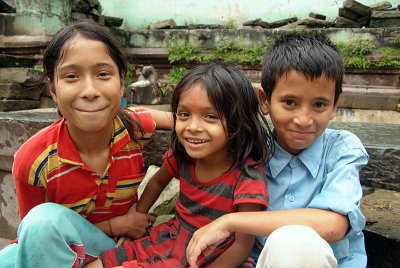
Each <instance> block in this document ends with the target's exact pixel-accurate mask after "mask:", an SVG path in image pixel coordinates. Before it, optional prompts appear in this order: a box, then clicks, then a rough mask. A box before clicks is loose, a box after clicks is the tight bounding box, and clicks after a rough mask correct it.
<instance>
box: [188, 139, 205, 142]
mask: <svg viewBox="0 0 400 268" xmlns="http://www.w3.org/2000/svg"><path fill="white" fill-rule="evenodd" d="M187 140H188V142H191V143H205V142H206V141H205V140H193V139H187Z"/></svg>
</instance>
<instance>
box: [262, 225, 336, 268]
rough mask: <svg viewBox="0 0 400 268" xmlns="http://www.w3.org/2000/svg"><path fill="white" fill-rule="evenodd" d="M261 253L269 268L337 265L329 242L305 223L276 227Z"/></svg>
mask: <svg viewBox="0 0 400 268" xmlns="http://www.w3.org/2000/svg"><path fill="white" fill-rule="evenodd" d="M261 254H262V255H264V262H265V264H266V265H264V267H268V268H270V267H336V259H335V257H334V254H333V251H332V248H331V247H330V245H329V244H328V242H326V241H325V240H324V239H322V237H321V236H320V235H319V234H318V233H317V232H316V231H314V230H313V229H312V228H310V227H308V226H303V225H288V226H283V227H280V228H278V229H276V230H275V231H274V232H272V233H271V235H270V236H269V237H268V239H267V242H266V244H265V247H264V249H263V252H262V253H261ZM288 256H290V258H288ZM260 257H261V256H260ZM260 267H261V266H260Z"/></svg>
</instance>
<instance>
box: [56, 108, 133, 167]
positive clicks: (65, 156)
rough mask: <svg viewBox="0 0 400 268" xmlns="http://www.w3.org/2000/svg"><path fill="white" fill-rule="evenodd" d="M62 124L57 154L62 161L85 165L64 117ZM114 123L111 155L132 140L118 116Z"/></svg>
mask: <svg viewBox="0 0 400 268" xmlns="http://www.w3.org/2000/svg"><path fill="white" fill-rule="evenodd" d="M60 124H61V126H60V129H59V133H58V141H57V154H58V157H59V158H60V161H63V162H66V163H69V164H72V165H79V166H84V163H83V162H82V159H81V157H80V155H79V152H78V149H77V148H76V146H75V144H74V142H73V141H72V139H71V136H70V135H69V132H68V126H67V120H66V119H65V118H63V119H62V120H60ZM113 124H114V132H113V136H112V137H111V141H110V142H111V149H110V156H112V155H114V154H115V153H117V152H119V151H120V150H121V149H122V148H123V147H124V146H125V145H126V144H127V143H128V142H129V141H130V137H129V133H128V131H127V130H126V128H125V126H124V125H123V123H122V121H121V119H120V118H119V117H118V116H116V117H115V118H114V121H113Z"/></svg>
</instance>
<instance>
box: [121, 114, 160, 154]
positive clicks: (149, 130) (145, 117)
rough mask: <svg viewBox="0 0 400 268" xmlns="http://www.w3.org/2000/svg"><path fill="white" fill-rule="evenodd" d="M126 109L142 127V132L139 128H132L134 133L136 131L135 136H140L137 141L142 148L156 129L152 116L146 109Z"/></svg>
mask: <svg viewBox="0 0 400 268" xmlns="http://www.w3.org/2000/svg"><path fill="white" fill-rule="evenodd" d="M127 111H128V113H129V114H130V115H131V116H132V118H133V119H134V120H136V121H137V122H138V123H139V124H140V125H141V126H142V128H143V133H141V131H140V129H134V131H135V133H137V137H140V139H138V141H139V144H140V146H141V147H142V148H143V146H144V145H146V144H147V143H148V142H149V141H150V138H151V137H152V136H153V134H154V131H155V129H156V123H155V122H154V119H153V116H152V115H151V113H150V112H149V111H148V110H146V109H142V108H129V109H127Z"/></svg>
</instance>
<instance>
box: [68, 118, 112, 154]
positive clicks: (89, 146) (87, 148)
mask: <svg viewBox="0 0 400 268" xmlns="http://www.w3.org/2000/svg"><path fill="white" fill-rule="evenodd" d="M113 131H114V126H113V124H112V123H111V124H110V125H109V126H108V127H107V129H103V130H101V131H96V132H85V131H77V130H75V129H74V128H71V127H70V126H68V132H69V134H70V136H71V139H72V141H73V142H74V144H75V146H76V148H77V149H78V152H79V153H80V154H82V153H84V154H97V153H99V152H102V151H104V150H105V149H107V150H108V149H109V147H110V141H111V137H112V133H113Z"/></svg>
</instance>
